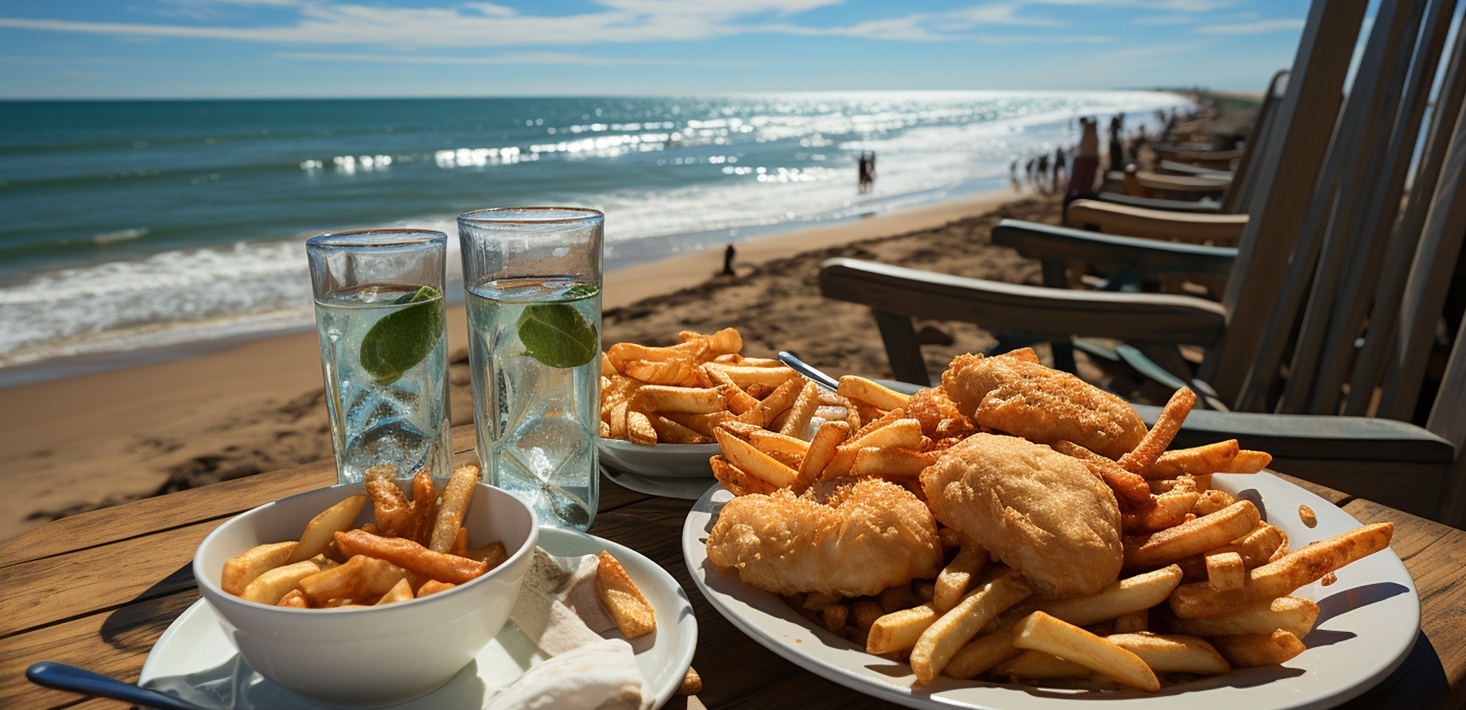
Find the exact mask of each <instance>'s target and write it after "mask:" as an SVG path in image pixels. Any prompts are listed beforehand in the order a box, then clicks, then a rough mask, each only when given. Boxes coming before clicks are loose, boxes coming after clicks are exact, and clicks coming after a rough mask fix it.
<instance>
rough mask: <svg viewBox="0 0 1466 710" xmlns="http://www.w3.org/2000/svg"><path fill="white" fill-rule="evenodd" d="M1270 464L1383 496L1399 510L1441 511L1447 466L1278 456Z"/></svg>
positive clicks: (1329, 483)
mask: <svg viewBox="0 0 1466 710" xmlns="http://www.w3.org/2000/svg"><path fill="white" fill-rule="evenodd" d="M1271 466H1272V467H1274V468H1277V469H1279V470H1282V471H1287V472H1288V473H1289V474H1292V475H1293V476H1295V477H1297V478H1300V479H1303V480H1307V481H1313V482H1315V483H1317V484H1318V485H1322V486H1326V487H1329V488H1333V489H1336V490H1340V491H1345V492H1347V493H1349V494H1350V495H1354V496H1359V497H1362V498H1368V499H1370V500H1382V501H1384V504H1385V505H1388V506H1390V507H1392V508H1397V509H1399V510H1400V511H1401V512H1404V513H1410V514H1412V515H1419V516H1423V517H1428V518H1434V517H1436V516H1437V515H1439V514H1440V504H1441V481H1442V478H1443V475H1444V469H1445V468H1446V466H1444V465H1441V464H1421V463H1401V462H1393V461H1337V460H1336V461H1327V460H1324V461H1316V460H1309V459H1282V458H1280V459H1277V460H1274V461H1273V463H1272V464H1271Z"/></svg>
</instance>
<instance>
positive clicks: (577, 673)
mask: <svg viewBox="0 0 1466 710" xmlns="http://www.w3.org/2000/svg"><path fill="white" fill-rule="evenodd" d="M598 564H599V560H598V558H597V557H596V556H595V555H585V556H583V557H555V556H553V555H551V554H549V553H547V552H545V551H544V550H541V549H538V548H536V549H535V551H534V559H533V560H531V562H530V567H529V572H527V573H526V574H525V575H524V586H523V587H521V588H520V590H519V600H518V601H516V602H515V604H514V611H513V612H511V613H510V614H509V619H510V620H512V621H513V622H514V623H515V624H517V625H518V626H519V629H520V630H521V631H523V632H524V635H525V636H528V637H529V640H530V641H533V642H534V644H535V645H536V646H538V647H539V649H540V650H541V651H543V652H544V653H545V655H547V656H550V658H549V660H546V661H544V662H542V663H540V664H539V665H537V666H535V667H533V668H531V669H529V671H528V672H527V673H525V674H524V675H523V676H521V677H520V678H519V680H517V681H515V682H514V684H513V685H510V686H509V687H508V688H505V689H504V690H503V691H502V692H500V693H499V694H498V695H496V696H494V698H493V699H491V700H490V701H489V703H488V705H485V706H484V708H485V710H548V709H549V708H554V709H555V710H647V709H648V708H650V707H651V705H652V701H653V699H654V698H653V697H652V692H651V689H650V688H649V687H647V684H646V681H645V679H643V678H642V676H641V670H640V669H639V668H637V666H636V656H635V654H633V653H632V650H631V644H629V643H627V642H626V641H624V640H622V639H605V638H601V636H600V632H601V631H605V630H607V629H611V628H614V627H615V625H616V623H615V622H614V621H612V620H611V617H610V616H608V615H607V614H606V612H605V611H604V610H602V609H601V605H600V602H598V601H596V589H595V576H596V567H597V565H598Z"/></svg>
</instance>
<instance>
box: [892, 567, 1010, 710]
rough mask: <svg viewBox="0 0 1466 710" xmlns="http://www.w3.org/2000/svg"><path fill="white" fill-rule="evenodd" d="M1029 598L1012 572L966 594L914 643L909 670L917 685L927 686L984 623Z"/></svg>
mask: <svg viewBox="0 0 1466 710" xmlns="http://www.w3.org/2000/svg"><path fill="white" fill-rule="evenodd" d="M1031 594H1033V590H1032V589H1031V588H1030V587H1029V586H1028V583H1027V582H1025V581H1024V580H1023V576H1022V575H1020V574H1018V573H1017V572H1016V571H1013V570H1008V571H1007V572H1005V573H1003V574H1000V575H998V576H997V577H995V578H993V579H990V580H987V581H986V582H984V583H983V584H982V585H981V586H979V587H978V588H977V589H975V590H973V591H971V592H969V593H968V594H967V596H966V597H964V598H963V599H962V601H961V602H958V604H957V606H955V607H953V608H952V609H951V610H950V611H948V612H947V613H945V614H943V615H942V617H941V618H939V619H937V620H936V621H935V622H933V623H932V625H931V626H929V627H927V629H926V630H925V631H923V632H922V633H921V636H920V638H918V639H917V640H916V645H915V646H914V647H912V649H911V670H912V671H914V672H915V673H916V680H917V682H918V683H921V684H923V685H926V684H928V683H931V682H932V681H933V680H934V679H936V677H937V674H938V673H941V672H942V669H943V668H945V667H946V665H947V662H948V661H950V660H951V659H952V655H953V654H955V653H956V652H957V651H958V650H959V649H961V648H962V647H963V646H965V645H967V642H968V641H971V640H972V638H973V637H974V636H976V635H977V634H978V632H979V631H981V630H982V627H983V626H984V625H985V624H987V622H988V621H990V620H991V619H993V618H994V617H996V616H997V615H998V614H999V613H1001V612H1003V611H1004V610H1006V609H1007V608H1008V607H1011V606H1013V605H1014V604H1017V603H1018V602H1021V601H1023V600H1024V599H1025V598H1027V597H1028V596H1029V595H1031ZM1015 645H1016V642H1015Z"/></svg>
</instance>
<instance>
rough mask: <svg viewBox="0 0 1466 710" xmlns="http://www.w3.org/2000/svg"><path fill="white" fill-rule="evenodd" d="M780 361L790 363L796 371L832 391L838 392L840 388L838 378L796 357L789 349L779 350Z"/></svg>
mask: <svg viewBox="0 0 1466 710" xmlns="http://www.w3.org/2000/svg"><path fill="white" fill-rule="evenodd" d="M779 362H782V363H784V364H785V365H788V366H789V367H790V368H792V369H793V370H794V371H795V372H797V373H799V374H801V375H804V376H805V377H808V378H809V379H811V380H813V381H814V383H815V384H817V385H819V386H821V387H823V388H825V389H827V390H829V391H831V392H836V391H838V390H839V389H840V382H839V381H838V380H836V379H835V378H833V377H830V376H829V375H826V374H825V373H823V372H821V371H820V370H819V369H818V368H816V367H815V366H813V365H811V364H809V363H807V362H805V361H803V360H800V359H799V358H797V357H794V354H793V353H791V352H789V351H787V350H780V351H779Z"/></svg>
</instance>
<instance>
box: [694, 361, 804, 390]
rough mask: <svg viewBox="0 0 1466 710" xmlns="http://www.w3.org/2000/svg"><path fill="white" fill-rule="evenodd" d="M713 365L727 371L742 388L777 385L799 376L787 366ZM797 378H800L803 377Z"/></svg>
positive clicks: (800, 385)
mask: <svg viewBox="0 0 1466 710" xmlns="http://www.w3.org/2000/svg"><path fill="white" fill-rule="evenodd" d="M713 367H716V368H718V369H721V370H722V371H723V372H725V373H727V375H728V377H730V378H732V380H733V381H734V382H736V383H737V384H738V386H739V387H742V388H744V389H747V388H748V387H750V386H752V385H756V384H757V385H764V386H765V387H779V386H781V385H783V384H784V383H786V382H788V381H789V380H791V379H794V378H797V377H799V373H797V372H795V371H793V370H791V369H789V368H788V367H750V366H743V365H718V364H714V365H713ZM799 379H801V380H802V379H803V378H799ZM802 386H803V385H802V384H799V385H796V387H802ZM776 391H777V390H776ZM770 396H773V395H770Z"/></svg>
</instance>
